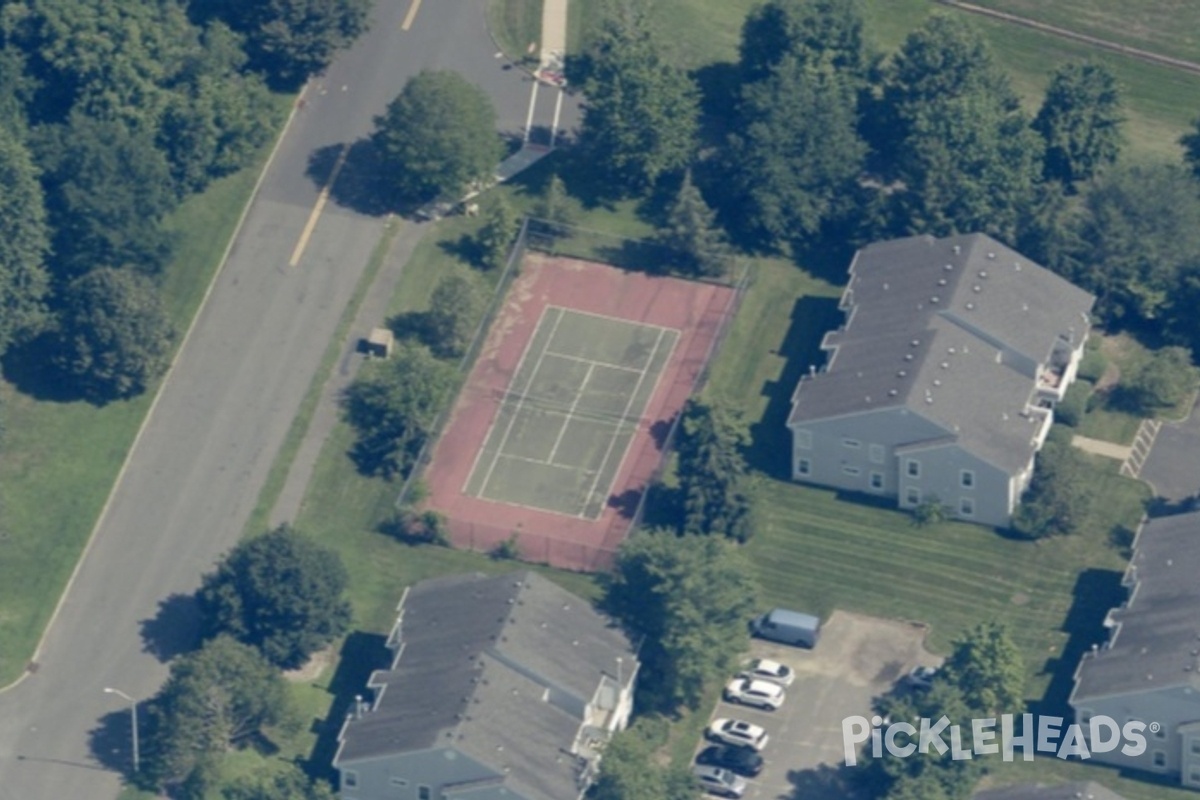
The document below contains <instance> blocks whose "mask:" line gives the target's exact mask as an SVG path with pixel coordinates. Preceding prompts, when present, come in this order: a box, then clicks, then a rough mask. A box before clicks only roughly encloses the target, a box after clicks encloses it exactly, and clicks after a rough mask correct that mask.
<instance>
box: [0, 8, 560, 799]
mask: <svg viewBox="0 0 1200 800" xmlns="http://www.w3.org/2000/svg"><path fill="white" fill-rule="evenodd" d="M409 2H410V0H377V2H376V10H375V12H374V13H375V19H374V23H373V25H372V28H371V31H370V32H369V33H368V34H367V35H366V36H365V37H363V38H362V39H361V40H360V41H359V42H358V43H357V44H356V45H355V47H354V48H353V49H352V50H350V51H348V52H346V53H344V54H343V55H342V56H341V57H340V58H339V59H338V60H337V62H336V63H335V64H334V65H332V66H331V67H330V69H329V70H328V72H327V73H326V75H325V76H323V77H322V78H321V79H320V80H319V81H315V82H314V83H312V84H310V86H309V88H308V90H307V91H306V92H305V94H304V98H303V102H302V103H301V104H300V107H299V109H298V111H297V114H296V116H295V117H294V119H293V122H292V124H291V126H290V128H289V130H288V132H287V134H286V136H285V137H284V139H283V140H282V142H281V144H280V146H279V148H278V150H277V152H276V155H275V157H274V159H273V161H272V163H271V166H270V168H269V169H268V171H267V173H266V175H265V177H264V179H263V182H262V185H261V187H260V190H259V192H258V195H257V197H256V199H255V201H254V203H253V204H252V206H251V208H250V210H249V213H248V214H247V216H246V219H245V221H244V224H243V226H242V228H241V230H240V233H239V235H238V237H237V239H236V241H235V242H234V245H233V247H232V249H231V251H230V254H229V258H228V260H227V261H226V263H225V266H224V268H223V270H222V272H221V273H220V275H219V277H218V278H217V280H216V282H215V284H214V286H213V289H212V293H211V295H210V297H209V298H208V301H207V303H206V304H205V306H204V308H203V309H202V311H201V313H200V315H199V317H198V319H197V321H196V324H195V327H194V328H193V330H192V332H191V334H190V336H189V338H188V340H187V341H186V342H185V344H184V346H183V348H182V350H181V352H180V354H179V357H178V360H177V362H176V364H175V367H174V369H173V372H172V374H171V375H170V377H169V379H168V380H167V382H166V384H165V386H164V388H163V389H162V391H161V393H160V396H159V398H158V402H157V404H156V406H155V408H154V410H153V411H152V413H151V415H150V417H149V420H148V422H147V424H146V426H145V428H144V430H143V433H142V435H141V437H140V439H139V440H138V442H137V443H136V445H135V447H134V450H133V452H132V456H131V458H130V461H129V463H128V466H127V469H126V471H125V472H124V474H123V477H122V478H121V480H120V482H119V484H118V485H117V487H116V488H115V490H114V493H113V496H112V497H111V501H110V505H109V507H108V509H107V512H106V514H105V515H104V517H103V518H102V521H101V523H100V525H99V527H98V528H97V530H96V532H95V534H94V537H93V539H92V542H91V545H90V548H89V550H88V552H87V553H86V555H85V556H84V558H83V560H82V562H81V565H80V569H79V571H78V574H77V576H76V578H75V580H74V582H73V583H72V585H71V587H70V589H69V590H68V592H67V594H66V596H65V600H64V602H63V604H62V606H61V609H60V612H59V614H58V616H57V617H56V619H55V621H54V623H53V624H52V625H51V627H50V629H49V631H48V633H47V636H46V638H45V640H44V642H43V646H42V648H41V649H40V651H39V654H38V658H37V662H38V665H37V669H36V671H35V672H32V673H30V674H29V675H28V676H27V677H26V679H25V680H23V681H22V682H21V683H19V684H18V685H16V686H15V687H13V688H11V689H9V690H8V691H6V692H4V693H3V694H0V800H51V799H52V800H58V799H59V798H70V799H71V800H88V799H89V798H104V800H108V799H109V798H112V797H114V796H115V795H116V794H117V792H118V790H119V776H118V772H117V771H118V770H120V769H123V768H125V767H126V766H127V765H128V763H129V758H130V752H129V733H130V729H129V713H128V705H127V704H125V703H124V701H122V700H121V699H120V698H119V697H117V696H115V695H112V694H106V693H104V691H103V689H104V687H108V686H111V687H115V688H117V689H120V690H121V691H123V692H126V693H128V694H130V695H132V696H133V697H136V698H139V699H144V698H146V697H149V696H150V695H152V694H153V693H154V692H155V691H156V690H157V689H158V687H159V685H160V684H161V682H162V680H163V679H164V677H165V676H166V673H167V666H166V663H165V661H166V659H168V658H169V657H170V656H171V655H173V654H174V653H176V652H178V650H179V648H180V647H181V646H183V645H185V644H186V643H187V641H188V638H189V631H190V630H191V627H192V626H191V618H190V615H189V614H188V610H187V607H186V604H181V603H179V602H177V601H176V600H172V598H176V599H177V598H179V597H180V596H182V595H186V594H188V593H190V592H192V591H193V590H194V589H195V588H196V586H197V585H198V583H199V578H200V576H201V574H202V573H203V572H205V571H207V570H208V569H210V568H211V566H212V564H213V563H214V562H215V560H216V559H217V558H218V557H219V556H220V554H221V553H223V552H224V551H226V550H227V549H228V548H229V547H230V546H232V545H233V543H234V542H235V541H236V539H237V537H238V535H239V534H240V533H241V531H242V528H243V526H244V525H245V523H246V521H247V519H248V518H249V515H250V513H251V511H252V509H253V508H254V505H255V503H256V502H257V498H258V493H259V490H260V489H261V487H262V485H263V483H264V481H265V479H266V476H267V473H268V470H269V469H270V466H271V463H272V460H273V459H274V457H275V455H276V453H277V451H278V449H279V446H280V444H281V443H282V441H283V439H284V436H285V434H286V432H287V429H288V426H289V425H290V423H291V421H292V418H293V417H294V415H295V413H296V410H297V407H298V405H299V403H300V400H301V398H302V397H303V395H304V393H305V391H306V390H307V388H308V386H309V383H310V381H311V379H312V377H313V375H314V373H315V371H316V368H317V365H318V362H319V360H320V357H321V354H322V352H323V351H324V349H325V346H326V343H327V342H328V340H329V339H330V337H331V336H332V335H333V332H334V329H335V327H336V324H337V321H338V318H339V316H340V315H341V313H342V310H343V308H344V307H345V306H346V304H347V302H348V301H349V298H350V295H351V293H352V290H353V287H354V285H355V282H356V281H357V280H358V278H359V276H360V275H361V273H362V270H363V268H364V266H365V264H366V262H367V260H368V257H369V255H370V253H371V250H372V249H373V247H374V245H375V243H376V242H377V241H378V238H379V235H380V233H381V230H382V225H383V218H382V216H381V209H379V208H377V207H375V204H374V203H373V202H372V199H373V198H372V197H371V194H370V191H369V189H370V184H369V180H366V178H369V177H370V175H371V170H370V165H369V164H367V163H361V159H360V158H359V156H360V154H361V150H360V149H357V150H350V151H349V157H348V159H347V161H346V165H345V169H344V170H343V174H342V177H341V178H339V180H338V182H337V184H336V186H335V187H334V189H333V191H332V193H331V195H330V201H329V202H328V204H327V205H326V206H325V207H324V213H323V214H322V215H321V216H320V218H319V220H317V222H316V224H315V226H313V225H311V224H310V222H311V219H312V210H313V208H314V205H315V204H316V203H317V200H318V196H319V194H320V188H321V186H320V184H321V182H322V180H323V178H324V177H326V176H327V175H328V174H329V173H330V171H331V170H332V167H333V165H334V163H336V161H337V156H338V155H339V154H340V153H341V147H342V146H343V145H350V144H352V143H354V142H355V141H358V140H360V139H362V137H364V136H366V134H367V133H368V132H369V131H370V129H371V127H372V118H373V117H374V116H375V115H377V114H379V113H382V111H383V110H384V107H385V106H386V104H387V102H388V101H389V100H391V98H392V97H393V96H395V94H396V93H397V92H398V91H399V89H400V88H401V86H402V85H403V83H404V81H405V80H406V79H407V78H408V77H410V76H411V75H413V74H415V73H416V72H418V71H419V70H421V69H439V68H453V69H457V70H459V71H460V72H462V73H463V74H464V75H465V76H466V77H468V78H469V79H470V80H472V81H474V82H476V83H478V84H479V85H481V86H482V87H483V88H484V89H485V90H486V91H487V92H488V93H489V95H490V96H491V97H492V98H493V102H494V103H495V105H496V107H497V111H498V115H499V122H500V126H501V129H502V130H503V131H505V132H507V133H510V134H512V135H517V136H520V135H521V134H522V132H523V127H524V125H525V123H526V120H527V119H529V109H530V96H531V88H532V84H531V82H530V81H529V80H528V78H527V77H526V76H524V75H523V74H522V73H521V72H519V71H518V70H515V69H505V68H504V66H505V65H504V63H503V61H502V60H501V59H498V58H496V57H495V48H494V46H493V44H492V42H491V40H490V39H489V37H488V35H487V32H486V29H485V27H484V16H483V7H484V2H485V0H453V2H450V1H449V0H436V1H435V2H430V1H429V0H426V2H424V3H423V5H422V6H421V8H420V11H419V13H418V14H417V15H416V17H415V21H414V24H413V25H412V27H411V29H410V30H407V31H406V30H402V24H403V21H404V19H405V16H406V14H407V13H408V11H409V8H410V5H409ZM551 96H552V94H551V92H549V91H548V90H546V89H545V88H543V89H542V91H541V93H540V95H539V101H538V103H537V107H536V108H535V109H534V118H535V124H538V123H541V124H548V121H549V119H550V116H549V115H550V114H551V113H552V104H550V103H547V102H545V101H546V98H549V97H551ZM574 113H575V112H574V109H573V106H571V105H570V104H568V107H567V110H566V113H565V114H564V116H563V117H562V120H563V124H564V125H569V124H571V123H572V121H573V119H574V116H573V115H574ZM543 120H545V122H544V123H543V122H542V121H543ZM306 228H309V229H310V233H311V236H310V237H309V238H307V243H306V246H305V247H304V248H303V251H302V252H301V251H299V249H298V248H297V243H298V242H299V241H300V240H301V238H302V234H303V233H304V231H305V229H306ZM399 235H400V237H401V238H402V239H403V238H404V237H408V238H409V239H411V238H413V237H416V236H418V235H419V232H418V231H417V229H416V228H415V227H413V226H409V225H406V226H405V229H404V230H402V231H401V233H400V234H399ZM408 244H411V241H410V242H408ZM293 262H294V265H292V264H293ZM63 490H64V491H69V490H70V487H63Z"/></svg>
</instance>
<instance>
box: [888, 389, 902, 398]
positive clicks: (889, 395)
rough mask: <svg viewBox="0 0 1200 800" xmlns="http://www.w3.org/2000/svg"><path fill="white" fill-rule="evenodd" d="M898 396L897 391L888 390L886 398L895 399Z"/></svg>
mask: <svg viewBox="0 0 1200 800" xmlns="http://www.w3.org/2000/svg"><path fill="white" fill-rule="evenodd" d="M898 394H900V393H899V392H898V391H896V390H895V389H888V397H895V396H896V395H898Z"/></svg>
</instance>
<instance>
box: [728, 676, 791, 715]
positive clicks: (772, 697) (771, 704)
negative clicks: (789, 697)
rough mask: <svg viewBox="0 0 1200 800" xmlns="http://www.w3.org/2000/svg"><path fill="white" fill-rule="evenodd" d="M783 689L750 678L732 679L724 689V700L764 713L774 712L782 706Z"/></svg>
mask: <svg viewBox="0 0 1200 800" xmlns="http://www.w3.org/2000/svg"><path fill="white" fill-rule="evenodd" d="M784 697H785V695H784V692H783V687H782V686H780V685H779V684H778V683H771V682H770V681H756V680H754V679H752V678H734V679H733V680H731V681H730V682H729V685H728V686H726V687H725V699H726V700H727V701H729V702H730V703H741V704H742V705H744V706H755V707H756V708H761V709H763V710H765V711H774V710H775V709H777V708H779V707H780V706H781V705H783V700H784Z"/></svg>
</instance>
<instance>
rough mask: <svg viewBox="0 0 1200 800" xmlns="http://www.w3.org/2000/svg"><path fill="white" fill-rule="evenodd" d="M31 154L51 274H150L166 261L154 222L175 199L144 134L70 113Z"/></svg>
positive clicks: (167, 240) (167, 173) (167, 172)
mask: <svg viewBox="0 0 1200 800" xmlns="http://www.w3.org/2000/svg"><path fill="white" fill-rule="evenodd" d="M36 150H37V153H38V160H39V162H40V163H42V164H43V166H44V168H45V170H46V171H45V175H44V177H43V182H44V184H45V186H46V206H47V210H48V211H49V212H50V214H49V218H50V224H51V226H52V227H53V229H54V231H55V236H54V241H53V248H52V249H53V252H54V259H53V261H52V264H53V269H54V273H55V277H57V278H58V279H59V280H60V281H63V282H65V281H68V280H70V279H71V278H73V277H76V276H79V275H82V274H83V273H85V272H87V271H89V270H91V269H94V268H96V267H120V266H136V267H139V268H141V269H142V270H144V271H147V272H154V271H156V270H158V269H159V268H161V267H162V266H163V265H164V264H165V263H166V262H167V260H168V259H169V258H170V256H171V251H172V249H173V247H172V245H173V242H172V239H171V237H170V236H169V235H168V234H167V233H166V232H164V231H163V229H162V228H161V225H160V223H161V221H162V219H163V217H165V216H166V215H167V214H168V213H170V212H171V211H172V210H174V208H175V207H176V205H177V203H178V197H177V195H176V191H175V183H174V180H173V179H172V177H171V168H170V165H169V164H168V163H167V159H166V157H165V156H164V155H163V153H162V152H161V151H160V150H159V149H158V148H157V147H156V146H155V142H154V138H153V135H152V134H151V133H150V132H147V131H141V130H131V129H129V128H127V127H125V126H124V125H123V124H121V123H119V122H113V121H109V120H101V119H94V118H92V117H89V116H85V115H84V114H82V113H78V112H77V113H74V114H72V115H71V117H70V119H69V120H68V122H67V124H65V125H52V126H48V127H46V128H44V129H42V131H41V133H40V135H39V137H38V139H37V140H36Z"/></svg>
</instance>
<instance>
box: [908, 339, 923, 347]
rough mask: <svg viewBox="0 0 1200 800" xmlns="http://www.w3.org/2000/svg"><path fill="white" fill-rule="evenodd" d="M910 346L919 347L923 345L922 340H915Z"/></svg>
mask: <svg viewBox="0 0 1200 800" xmlns="http://www.w3.org/2000/svg"><path fill="white" fill-rule="evenodd" d="M909 344H910V345H912V346H913V347H916V346H917V345H919V344H921V340H920V339H913V340H912V341H911V342H909Z"/></svg>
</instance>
